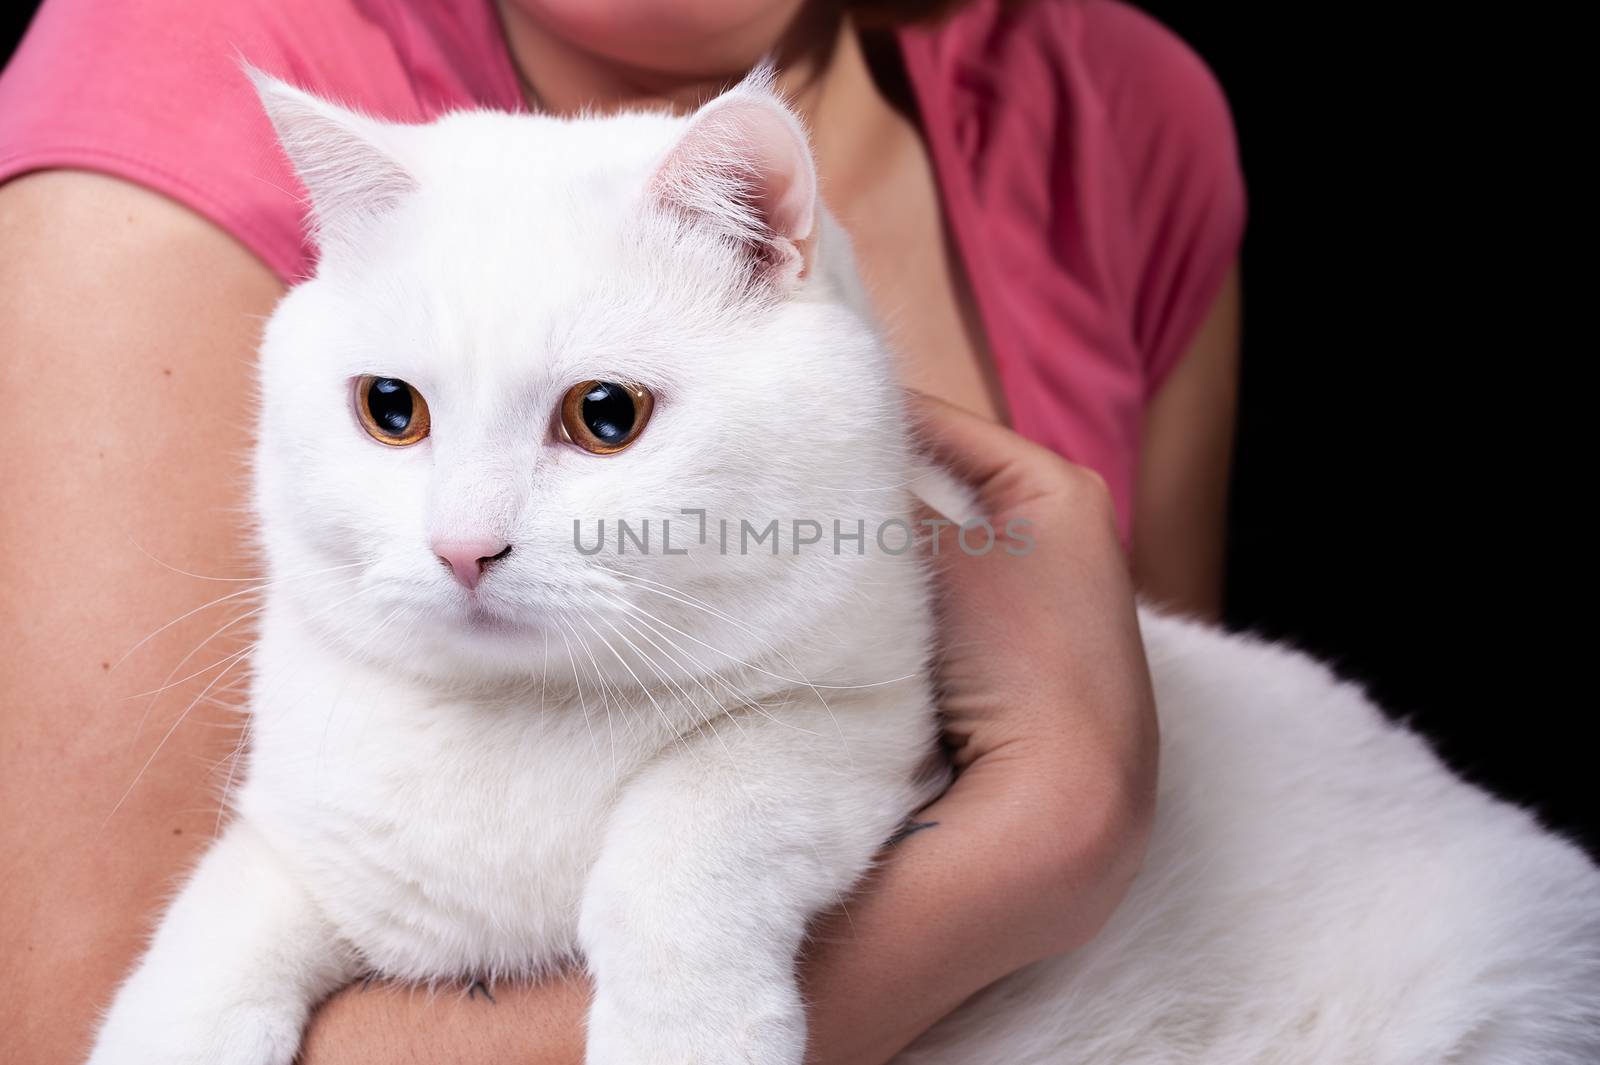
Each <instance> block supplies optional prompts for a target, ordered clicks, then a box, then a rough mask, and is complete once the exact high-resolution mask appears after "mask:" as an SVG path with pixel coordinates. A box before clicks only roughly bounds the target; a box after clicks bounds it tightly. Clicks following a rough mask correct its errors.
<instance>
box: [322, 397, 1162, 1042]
mask: <svg viewBox="0 0 1600 1065" xmlns="http://www.w3.org/2000/svg"><path fill="white" fill-rule="evenodd" d="M912 402H913V404H914V407H915V410H916V413H917V416H918V420H919V422H920V424H921V427H922V435H923V438H924V439H925V440H926V442H927V445H928V448H929V450H930V451H931V452H932V454H933V455H934V457H935V458H937V459H939V460H940V461H941V462H943V463H944V464H946V465H948V466H949V467H950V468H952V469H953V470H955V471H956V472H957V473H958V474H960V475H961V476H962V477H963V478H964V479H965V480H967V481H968V482H969V483H970V484H971V485H972V486H973V488H974V489H975V490H976V492H977V494H978V497H979V500H980V503H981V505H982V507H983V510H984V513H985V514H986V515H988V517H989V518H990V521H991V522H992V523H993V525H994V526H995V528H996V529H997V530H999V531H1001V533H1002V537H1001V539H1000V540H999V541H998V542H997V545H996V547H995V548H994V549H993V550H991V551H989V552H988V553H987V554H986V555H984V556H982V557H974V556H972V555H968V554H966V553H965V552H963V551H962V550H961V549H960V547H959V544H958V542H957V539H956V535H955V531H954V530H953V529H950V528H945V529H944V531H943V534H942V535H941V536H940V537H939V550H938V555H937V557H936V558H935V559H934V562H935V565H936V566H937V569H938V574H939V584H940V592H941V595H940V612H941V629H940V631H941V634H942V655H941V659H940V674H939V675H940V682H941V686H942V689H943V702H942V708H943V712H944V719H945V735H946V740H947V743H948V745H949V747H950V749H951V756H952V761H953V763H954V765H955V768H956V772H957V775H956V777H955V780H954V782H953V783H952V785H951V786H950V788H949V790H948V791H946V793H945V794H944V795H943V796H942V797H940V798H939V799H938V800H937V801H936V802H934V803H933V804H932V805H930V806H929V807H928V808H927V809H925V810H923V811H922V812H921V813H920V814H919V815H918V816H917V818H916V820H917V823H918V824H919V825H925V826H928V827H927V828H926V830H923V831H917V832H914V833H913V834H912V835H910V836H908V837H906V838H905V839H903V840H902V841H901V842H900V843H898V844H896V845H894V846H893V847H891V848H890V849H889V850H888V852H887V853H886V854H885V856H884V860H883V861H882V862H881V863H880V864H879V866H878V867H877V868H876V869H875V871H874V872H873V874H872V875H871V876H870V877H869V878H868V879H867V881H866V882H865V883H864V884H863V886H862V888H861V889H860V890H859V891H857V892H856V893H855V896H854V897H853V898H852V899H851V900H850V901H849V902H848V904H847V905H846V906H845V907H844V908H842V909H841V910H840V911H838V912H835V913H832V914H828V915H826V916H824V917H822V918H820V919H819V920H818V922H817V923H816V926H815V929H814V934H813V937H812V940H811V943H810V945H809V947H808V949H807V952H806V957H805V958H804V960H803V964H802V969H801V972H802V976H803V979H804V981H805V993H806V998H807V1001H809V1002H810V1003H811V1010H810V1023H811V1052H810V1055H809V1057H810V1060H811V1061H812V1062H813V1063H815V1065H882V1063H884V1062H886V1061H888V1060H889V1059H890V1058H891V1057H893V1056H894V1055H895V1054H896V1053H897V1052H899V1051H900V1050H901V1049H902V1048H903V1047H905V1046H906V1045H907V1044H909V1043H910V1042H911V1041H912V1040H914V1039H915V1038H916V1037H917V1036H918V1035H920V1034H922V1032H924V1031H926V1030H927V1029H928V1028H930V1027H931V1026H932V1025H934V1024H935V1023H937V1022H938V1020H939V1019H940V1018H942V1017H944V1016H945V1015H946V1014H948V1013H949V1012H950V1011H951V1010H953V1009H954V1008H956V1007H957V1006H959V1005H960V1004H961V1002H962V1001H963V1000H965V999H966V998H968V997H969V996H971V995H972V994H973V993H975V992H977V991H979V990H981V989H982V988H984V987H986V986H987V985H988V984H990V983H992V982H994V981H995V980H997V979H999V978H1000V977H1002V976H1005V975H1007V974H1009V973H1011V972H1014V971H1016V970H1017V969H1020V968H1022V967H1023V966H1025V965H1028V964H1030V963H1032V962H1034V961H1038V960H1040V959H1042V958H1045V957H1048V956H1051V955H1054V954H1059V953H1062V952H1064V951H1068V950H1071V949H1073V948H1074V947H1077V946H1079V945H1081V944H1082V943H1084V942H1085V941H1086V940H1088V939H1089V938H1090V937H1091V936H1093V935H1094V933H1095V932H1096V931H1098V930H1099V928H1100V926H1101V925H1102V924H1104V922H1105V920H1106V918H1107V917H1108V916H1109V915H1110V914H1111V912H1112V910H1113V909H1114V908H1115V907H1116V905H1117V903H1118V902H1119V901H1120V900H1121V898H1122V895H1123V893H1124V892H1125V891H1126V889H1127V885H1128V883H1129V881H1130V880H1131V879H1132V877H1133V874H1134V873H1135V872H1136V871H1137V869H1138V867H1139V864H1140V861H1141V858H1142V856H1143V853H1144V845H1145V841H1146V838H1147V836H1148V832H1149V825H1150V817H1151V813H1152V808H1153V805H1154V791H1155V787H1154V785H1155V768H1156V722H1155V710H1154V703H1153V699H1152V696H1151V691H1150V678H1149V673H1148V671H1147V669H1146V666H1145V661H1144V652H1143V647H1142V644H1141V642H1140V639H1139V629H1138V621H1137V617H1136V615H1135V612H1134V600H1133V588H1132V583H1131V580H1130V578H1129V575H1128V568H1127V562H1126V559H1125V558H1124V556H1123V553H1122V549H1121V546H1120V544H1119V542H1118V539H1117V531H1116V524H1115V520H1114V518H1113V514H1112V507H1111V500H1110V497H1109V496H1108V495H1107V493H1106V490H1105V486H1104V484H1103V483H1102V482H1101V481H1100V479H1099V478H1098V477H1097V476H1095V475H1094V474H1093V473H1090V472H1088V471H1086V470H1084V469H1081V468H1079V467H1076V466H1073V465H1072V464H1070V463H1068V462H1066V461H1064V460H1062V459H1060V458H1058V457H1057V456H1056V455H1054V454H1053V453H1051V452H1049V451H1047V450H1045V449H1044V448H1041V447H1038V446H1036V445H1034V444H1031V443H1028V442H1027V441H1025V440H1023V439H1022V438H1021V437H1019V436H1017V435H1016V434H1014V433H1012V432H1010V431H1009V430H1006V429H1004V428H1001V427H999V426H996V425H993V424H991V423H989V422H986V421H984V420H983V419H981V418H978V417H975V416H973V415H970V414H966V413H963V412H961V411H959V410H957V409H956V408H954V407H951V406H949V405H948V404H944V403H940V402H938V401H935V400H930V399H926V398H921V397H917V398H914V399H913V401H912ZM1013 519H1017V520H1019V521H1025V522H1026V523H1027V525H1026V526H1025V527H1024V526H1020V525H1014V526H1013V528H1014V529H1019V530H1020V531H1023V532H1025V533H1026V535H1028V536H1030V537H1031V538H1032V540H1033V547H1032V549H1031V550H1029V551H1026V552H1025V553H1023V554H1010V553H1007V551H1006V550H1005V545H1006V542H1007V541H1006V540H1005V539H1004V536H1003V533H1004V530H1005V529H1006V526H1007V523H1008V522H1011V521H1012V520H1013ZM973 542H974V543H976V538H973ZM1013 546H1018V545H1015V544H1014V545H1013ZM495 993H496V1000H497V1004H495V1005H490V1004H489V1003H488V1002H487V1001H486V1000H484V999H482V998H481V997H480V998H478V999H476V1000H472V1001H468V1000H464V999H456V998H453V997H452V998H450V999H448V1000H447V999H446V998H444V997H441V998H440V999H439V1000H438V1001H436V1002H433V1003H432V1004H428V1003H427V996H416V995H407V994H406V993H405V992H404V991H402V992H400V993H399V994H390V993H383V992H381V991H371V992H365V993H363V992H361V991H358V990H355V989H350V990H347V991H345V992H343V993H341V994H340V995H338V996H336V997H335V999H334V1000H333V1001H332V1002H331V1003H329V1004H328V1005H327V1006H325V1007H324V1008H323V1010H321V1011H320V1012H319V1014H318V1016H317V1018H316V1019H315V1021H314V1023H313V1026H312V1030H311V1032H310V1033H309V1035H308V1039H307V1045H306V1053H305V1056H304V1058H303V1065H325V1063H333V1065H355V1063H366V1062H382V1063H390V1062H401V1061H410V1060H418V1059H419V1058H420V1059H422V1060H435V1059H439V1058H441V1057H443V1056H447V1057H449V1058H450V1060H453V1061H458V1062H470V1061H480V1060H481V1061H486V1062H487V1061H508V1060H527V1061H529V1062H540V1063H549V1065H561V1063H567V1062H571V1063H573V1065H576V1063H577V1062H578V1061H580V1060H581V1057H582V1050H581V1047H582V1034H581V1033H582V1023H583V1014H584V1010H585V1007H586V1004H587V1001H588V987H587V983H586V981H585V980H584V979H583V978H582V977H579V976H576V975H571V976H567V977H565V978H558V979H554V980H551V981H549V982H547V983H544V984H541V985H538V986H535V987H517V988H511V987H507V988H503V989H502V988H496V989H495ZM402 1010H404V1011H405V1013H404V1014H403V1015H402V1014H401V1013H400V1011H402ZM424 1048H431V1049H424ZM517 1050H520V1052H521V1056H520V1057H519V1056H518V1055H517V1053H516V1051H517Z"/></svg>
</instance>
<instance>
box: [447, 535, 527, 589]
mask: <svg viewBox="0 0 1600 1065" xmlns="http://www.w3.org/2000/svg"><path fill="white" fill-rule="evenodd" d="M433 553H434V554H435V555H438V556H439V561H440V562H443V563H444V564H445V565H446V566H448V567H450V572H451V573H453V574H455V578H456V580H457V581H459V582H461V585H462V587H464V588H467V589H468V590H471V589H473V588H476V587H477V586H478V582H479V581H480V580H482V579H483V571H484V570H485V569H487V568H488V567H489V563H491V562H493V561H495V560H496V559H501V558H505V557H506V556H507V555H509V554H510V553H511V547H510V545H509V544H506V543H502V542H495V541H490V540H448V541H436V542H435V543H434V545H433Z"/></svg>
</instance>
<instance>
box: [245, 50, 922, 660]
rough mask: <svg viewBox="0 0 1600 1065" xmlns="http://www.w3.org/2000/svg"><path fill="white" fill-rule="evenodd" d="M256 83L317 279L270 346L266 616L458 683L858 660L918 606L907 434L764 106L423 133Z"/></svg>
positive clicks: (802, 153)
mask: <svg viewBox="0 0 1600 1065" xmlns="http://www.w3.org/2000/svg"><path fill="white" fill-rule="evenodd" d="M257 85H258V89H259V91H260V94H261V96H262V99H263V101H264V103H265V105H266V108H267V111H268V113H269V115H270V116H271V118H272V121H273V124H274V126H275V127H276V129H277V131H278V134H279V138H280V140H281V141H282V143H283V145H284V148H285V151H286V152H287V154H288V155H289V158H290V160H291V162H292V163H293V165H294V167H295V169H296V170H297V172H298V173H299V174H300V175H301V178H302V180H303V182H304V184H305V186H306V189H307V192H308V195H309V206H310V210H311V215H312V218H313V220H314V225H315V235H316V239H317V242H318V244H319V246H320V252H321V255H320V262H319V266H318V269H317V272H316V276H315V277H314V278H312V279H311V280H308V281H306V282H304V283H303V284H301V285H299V286H298V287H296V288H295V289H294V290H293V291H292V292H291V293H290V294H289V295H288V296H287V297H286V298H285V299H284V300H283V302H282V303H281V304H280V306H279V307H278V309H277V310H276V311H275V313H274V314H273V316H272V319H271V321H270V323H269V325H268V328H267V331H266V335H265V339H264V341H263V345H262V353H261V383H262V388H263V394H262V399H261V419H260V427H259V443H258V446H257V463H256V468H257V491H256V506H257V509H258V514H259V519H260V522H261V530H262V536H263V540H264V543H265V546H266V549H267V553H268V559H269V562H270V570H271V572H270V576H271V577H272V578H273V579H274V580H275V581H277V582H279V583H278V584H277V585H275V588H276V589H277V590H278V591H277V593H276V594H278V595H280V596H281V597H283V598H284V599H285V600H286V601H292V602H293V604H294V608H295V609H297V610H299V611H300V612H301V613H302V614H303V615H304V616H305V617H308V618H310V619H312V623H313V624H315V625H317V626H318V628H319V629H320V630H321V631H322V632H323V633H325V634H326V638H327V639H329V640H331V641H335V642H336V643H338V644H339V645H340V646H341V647H342V648H343V650H344V651H345V652H346V653H348V654H350V655H353V656H362V657H370V658H374V659H377V660H380V661H384V662H392V663H397V664H402V665H404V666H405V667H407V668H410V669H414V670H416V671H419V672H422V673H425V674H431V675H436V676H439V677H442V678H452V679H456V680H462V679H466V678H470V677H475V676H493V677H501V678H503V677H506V676H512V677H515V676H529V677H536V676H540V675H542V674H546V673H548V675H549V676H552V677H557V678H559V677H563V676H564V677H567V678H569V679H570V677H571V676H572V674H574V673H576V674H578V675H579V676H580V678H581V677H582V676H586V675H587V676H591V677H594V678H596V679H598V677H601V676H603V677H605V678H606V679H607V680H608V682H611V683H624V684H626V683H630V681H631V682H634V683H639V682H646V683H651V684H654V683H656V682H657V681H658V679H659V678H658V675H657V673H656V672H651V671H652V670H656V671H658V672H659V673H663V674H670V675H674V676H681V675H683V674H685V673H697V672H708V671H711V670H719V669H725V668H727V667H728V666H729V665H730V664H731V663H734V662H738V661H756V660H763V661H770V658H769V657H768V656H769V655H770V654H772V653H781V654H785V655H790V656H792V655H794V654H796V653H798V652H797V649H796V645H797V644H807V643H808V641H809V642H810V643H816V642H817V641H821V642H823V643H827V642H828V641H834V642H836V643H838V644H839V645H840V647H841V648H842V650H841V651H840V653H841V654H842V655H843V656H844V659H848V658H849V657H850V655H851V653H852V648H858V647H859V644H860V643H861V641H860V640H859V639H858V636H857V635H851V634H849V633H848V632H847V631H841V629H840V626H839V621H840V620H841V619H847V618H850V617H855V618H864V617H866V616H868V615H869V614H870V613H871V611H870V610H868V609H867V607H868V606H869V605H870V604H871V603H872V602H873V597H874V596H890V597H893V596H896V595H900V594H903V593H901V592H898V591H896V590H895V589H894V588H892V587H890V586H892V585H897V584H904V583H907V582H904V581H899V580H890V579H888V573H890V572H892V571H893V570H894V568H896V567H899V566H901V565H903V564H904V563H903V562H902V561H901V560H900V559H899V557H898V556H899V555H901V554H902V553H903V548H902V547H901V545H902V542H903V540H904V539H906V538H907V533H906V532H904V531H902V529H901V528H900V527H899V526H897V525H895V524H894V522H895V520H896V519H898V518H900V517H902V516H903V514H904V512H905V509H906V492H905V490H904V489H905V478H906V469H907V462H906V454H907V439H906V433H907V423H906V419H905V416H904V413H903V403H902V399H901V396H900V393H899V390H898V388H897V386H896V383H895V380H894V376H893V374H892V372H891V369H890V365H889V360H888V359H887V357H886V355H885V352H884V350H883V348H882V344H881V341H880V339H879V336H878V334H877V331H876V329H875V328H874V326H873V324H872V323H871V322H870V321H869V320H868V318H867V316H866V314H865V312H864V310H863V308H862V305H861V299H860V294H859V291H858V286H856V285H855V284H854V283H853V282H851V281H850V280H849V277H850V272H849V269H848V256H849V250H848V248H847V247H846V246H845V244H844V242H843V238H842V233H841V232H840V231H839V230H838V229H837V227H835V226H834V225H833V224H832V223H831V222H829V221H828V219H827V218H826V216H825V214H824V212H823V211H822V208H821V206H820V204H819V201H818V196H817V178H816V172H815V168H814V165H813V162H812V157H811V153H810V150H809V147H808V144H807V141H806V137H805V134H804V131H803V129H802V127H801V125H800V123H799V122H798V121H797V120H796V119H795V117H794V116H793V115H792V114H791V113H790V112H789V111H788V110H787V109H786V107H785V106H784V104H783V102H782V101H781V100H780V99H779V98H778V97H777V96H776V95H775V94H774V92H773V91H772V90H771V88H770V87H769V82H768V80H767V79H764V78H761V77H756V78H753V79H751V80H748V81H746V82H745V83H743V84H741V85H740V86H738V87H737V88H735V89H734V90H732V91H730V92H729V93H727V94H726V95H724V96H722V97H719V98H718V99H716V100H713V101H712V102H710V103H709V104H707V105H706V106H704V107H703V108H701V109H700V110H699V111H698V112H697V113H696V114H694V115H693V116H690V117H688V118H683V117H674V116H670V115H666V114H647V113H632V114H623V115H619V116H616V117H608V118H586V119H579V120H562V119H556V118H550V117H541V116H532V115H509V114H497V113H487V112H472V113H459V114H453V115H449V116H447V117H445V118H443V119H441V120H439V121H438V122H435V123H433V124H430V125H426V126H405V125H395V124H390V123H383V122H378V121H374V120H372V119H370V118H367V117H365V116H362V115H358V114H354V113H352V112H349V111H346V110H344V109H342V108H339V107H336V106H334V105H332V104H330V103H328V102H325V101H322V100H319V99H316V98H314V97H311V96H309V95H306V94H304V93H302V92H300V91H298V90H296V89H293V88H290V87H289V86H286V85H284V84H282V83H279V82H276V81H272V80H271V79H267V78H264V77H258V78H257ZM825 261H826V262H828V263H829V264H830V265H829V266H828V267H827V268H826V269H824V267H823V263H824V262H825ZM841 278H844V279H845V280H844V281H843V282H841ZM686 512H691V513H686ZM692 512H701V513H692ZM646 522H648V533H646V532H645V528H646V525H645V523H646ZM774 522H775V523H776V537H777V540H776V546H777V553H776V554H774V553H773V540H772V539H769V538H768V537H769V536H770V535H772V533H771V530H772V528H773V523H774ZM602 523H603V525H602ZM620 523H626V525H627V531H626V532H624V531H623V530H622V528H621V527H620ZM724 523H726V524H724ZM835 523H838V524H837V526H836V525H835ZM886 523H887V524H886ZM602 528H603V533H602V532H601V529H602ZM724 530H726V531H724ZM858 532H859V533H861V534H862V536H861V539H857V538H856V534H857V533H858ZM836 533H839V534H842V536H836V535H835V534H836ZM763 534H765V535H763ZM646 536H647V537H648V541H647V544H646V540H645V537H646ZM814 536H815V537H816V540H815V542H811V543H805V542H802V541H807V540H811V539H812V538H813V537H814ZM667 537H670V542H664V541H666V539H667ZM597 542H598V543H600V544H602V545H603V546H602V547H601V549H600V550H599V551H598V552H597V553H594V552H593V549H594V547H595V545H596V543H597ZM897 549H900V550H897ZM909 583H912V584H914V583H915V582H909Z"/></svg>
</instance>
